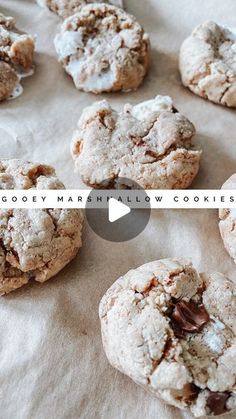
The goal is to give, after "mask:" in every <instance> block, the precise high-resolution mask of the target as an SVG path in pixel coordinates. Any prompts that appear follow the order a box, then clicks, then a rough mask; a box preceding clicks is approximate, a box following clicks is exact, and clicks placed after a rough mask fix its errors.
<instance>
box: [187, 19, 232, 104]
mask: <svg viewBox="0 0 236 419" xmlns="http://www.w3.org/2000/svg"><path fill="white" fill-rule="evenodd" d="M180 72H181V76H182V81H183V84H184V85H185V86H187V87H189V89H190V90H192V91H193V92H194V93H196V94H197V95H199V96H202V97H204V98H206V99H209V100H211V101H212V102H215V103H219V104H221V105H225V106H229V107H236V29H230V28H227V27H224V26H220V25H218V24H217V23H215V22H205V23H203V24H202V25H199V26H198V27H197V28H196V29H195V30H194V31H193V33H192V35H191V36H190V37H189V38H187V39H186V40H185V41H184V43H183V45H182V47H181V50H180Z"/></svg>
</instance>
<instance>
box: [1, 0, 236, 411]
mask: <svg viewBox="0 0 236 419" xmlns="http://www.w3.org/2000/svg"><path fill="white" fill-rule="evenodd" d="M0 6H1V9H2V11H3V12H4V13H5V14H8V15H12V16H15V17H16V18H17V21H18V23H19V26H20V27H21V28H22V29H25V30H27V31H29V32H31V33H35V34H36V35H37V54H36V65H37V68H36V74H35V76H34V77H32V78H30V79H27V80H25V82H24V87H25V92H24V95H23V96H21V97H20V98H19V99H17V100H15V101H12V102H5V103H2V104H0V139H1V157H4V158H6V157H9V158H13V157H21V158H24V159H29V160H31V161H40V162H45V163H50V164H52V165H54V166H55V167H56V169H57V173H58V174H59V175H60V178H61V179H62V180H63V181H64V183H65V184H66V186H67V187H69V188H78V187H80V186H82V185H81V183H80V181H79V179H78V177H77V176H76V175H74V173H73V162H72V160H71V157H70V153H69V142H70V138H71V135H72V132H73V130H74V128H75V126H76V122H77V120H78V117H79V115H80V113H81V110H82V108H83V107H84V106H86V105H88V104H90V103H92V101H93V100H96V97H94V96H93V95H92V94H85V93H81V92H78V91H76V90H75V88H74V87H73V84H72V81H71V80H70V78H69V77H68V76H66V74H65V73H64V72H63V70H62V69H61V67H60V65H59V64H57V61H56V57H55V51H54V47H53V38H54V35H55V34H56V32H57V31H58V28H59V19H57V17H56V16H54V15H53V14H50V13H48V12H47V11H44V10H42V9H40V8H39V7H38V6H37V5H36V4H35V3H34V1H33V0H32V1H30V0H0ZM126 6H127V9H128V11H130V12H132V13H133V14H135V15H136V16H137V18H138V19H139V20H140V21H141V23H143V25H144V26H145V28H146V30H147V31H148V32H149V33H150V36H151V41H152V46H153V52H152V55H153V63H152V68H151V71H150V74H149V76H148V77H147V79H146V81H145V83H144V85H143V86H142V87H141V88H140V89H139V90H138V91H137V92H134V93H131V94H114V95H108V96H107V97H108V98H109V99H110V100H111V101H112V103H113V104H114V105H115V106H117V107H119V106H121V104H122V103H123V102H124V101H129V102H133V103H135V102H138V101H140V100H146V99H149V98H151V97H152V96H154V95H156V94H158V93H160V94H170V95H171V96H172V97H173V98H174V101H175V105H176V107H177V108H179V110H181V111H182V112H183V113H184V114H185V115H186V116H187V117H189V119H191V120H192V121H193V122H194V124H195V125H196V127H197V130H198V135H197V140H198V141H199V142H200V143H201V145H202V148H203V158H202V165H201V171H200V174H199V176H198V178H197V179H196V181H195V182H194V185H193V187H194V188H219V187H220V186H221V185H222V183H223V182H224V181H225V180H226V179H227V178H228V177H229V176H230V175H231V174H232V173H233V172H235V159H236V146H235V144H236V118H235V111H233V110H229V109H224V108H223V107H220V106H215V105H213V104H211V103H208V102H206V101H204V100H202V99H200V98H198V97H196V96H194V95H193V94H191V93H190V92H188V91H187V90H186V89H184V88H183V87H182V86H181V83H180V79H179V74H178V68H177V56H178V49H179V47H180V44H181V42H182V40H183V39H184V38H185V36H187V35H188V34H189V32H190V31H191V30H192V29H193V27H194V26H195V25H196V24H198V23H201V22H202V21H204V20H206V19H215V20H217V21H219V22H221V23H223V24H229V25H231V26H232V25H234V24H235V16H236V2H235V0H224V2H222V0H143V1H141V0H140V1H139V0H126ZM83 236H84V246H83V248H82V250H81V251H80V253H79V255H78V257H77V258H76V259H75V260H74V261H73V262H72V263H71V264H70V266H68V267H67V268H65V269H64V270H63V272H61V273H60V274H59V275H58V276H57V278H55V279H53V280H51V281H49V282H48V283H46V284H45V285H40V284H31V285H29V286H27V287H25V288H22V289H21V290H19V291H17V292H15V293H12V294H11V295H9V296H7V297H5V298H1V300H0V419H45V418H50V419H56V418H57V419H62V418H63V419H77V418H83V419H95V418H96V419H97V418H102V419H118V418H119V419H157V418H158V419H172V418H173V419H174V418H177V419H179V418H190V417H191V416H189V415H188V414H187V413H181V412H179V411H178V410H175V409H172V408H168V407H166V406H165V405H163V404H162V403H161V402H159V401H158V400H156V399H154V398H153V397H152V396H149V395H148V394H147V393H145V392H144V391H143V390H142V389H140V388H138V387H137V386H136V385H135V384H133V383H132V382H131V381H130V380H129V379H128V378H127V377H125V376H123V375H121V374H120V373H118V372H116V371H115V370H113V369H112V368H111V367H110V366H109V364H108V362H107V360H106V358H105V355H104V352H103V350H102V345H101V339H100V327H99V320H98V314H97V312H98V304H99V301H100V298H101V297H102V295H103V294H104V292H105V291H106V289H107V288H108V287H109V286H110V285H111V284H112V283H113V281H114V280H115V279H116V278H117V277H118V276H119V275H121V274H122V273H125V272H126V271H127V270H128V269H130V268H132V267H136V266H138V265H140V264H142V263H145V262H148V261H151V260H154V259H159V258H163V257H172V256H187V257H191V258H192V260H193V262H194V265H195V266H196V267H197V268H198V269H200V270H201V271H203V270H208V271H213V270H218V271H222V272H224V273H226V274H227V275H228V276H229V277H230V278H232V279H233V280H236V279H235V265H234V264H233V262H232V261H231V259H230V257H229V256H228V255H227V253H226V252H225V250H224V248H223V245H222V242H221V239H220V236H219V232H218V227H217V211H214V210H209V211H207V210H199V211H197V210H194V211H192V210H189V211H180V210H172V211H158V210H156V211H153V214H152V218H151V220H150V223H149V225H148V227H147V228H146V230H145V231H144V232H143V233H142V234H141V235H140V236H139V237H137V238H136V239H135V240H132V241H131V242H128V243H125V244H112V245H111V243H109V242H105V241H103V240H102V239H100V238H98V237H97V236H95V235H94V234H93V233H92V232H91V230H90V228H89V227H88V226H87V225H85V228H84V234H83ZM228 417H229V418H231V419H233V415H231V416H230V415H229V416H228Z"/></svg>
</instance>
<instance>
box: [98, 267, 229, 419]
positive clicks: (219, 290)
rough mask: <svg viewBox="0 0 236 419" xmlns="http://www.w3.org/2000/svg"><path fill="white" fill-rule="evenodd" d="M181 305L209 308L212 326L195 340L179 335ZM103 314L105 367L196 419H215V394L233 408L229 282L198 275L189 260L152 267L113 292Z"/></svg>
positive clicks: (128, 276)
mask: <svg viewBox="0 0 236 419" xmlns="http://www.w3.org/2000/svg"><path fill="white" fill-rule="evenodd" d="M219 294H220V299H219ZM162 295H164V296H165V298H160V297H161V296H162ZM160 301H162V302H161V303H160ZM178 301H185V302H189V301H193V302H195V303H196V304H204V307H205V309H206V310H207V312H208V314H209V321H208V322H207V323H206V324H205V326H204V327H203V328H201V330H200V331H198V332H197V333H187V332H186V333H184V334H183V335H178V333H177V332H176V329H175V327H174V326H173V322H172V320H171V312H172V309H173V306H174V305H175V304H176V303H177V302H178ZM99 315H100V320H101V330H102V339H103V345H104V349H105V352H106V355H107V357H108V360H109V361H110V363H111V364H112V366H113V367H115V368H117V369H119V370H120V371H121V372H123V373H125V374H126V375H128V376H129V377H131V378H132V379H133V380H134V381H135V382H136V383H137V384H140V385H141V386H143V387H144V388H146V389H147V390H149V391H151V392H152V393H153V394H154V395H155V396H157V397H159V398H161V399H162V400H164V401H165V402H167V403H169V404H171V405H173V406H176V407H179V408H181V409H187V408H188V409H190V410H191V412H192V413H193V414H194V415H195V416H196V417H200V416H204V415H211V414H213V412H212V411H210V409H209V405H208V398H209V396H210V395H211V394H212V393H213V392H226V394H227V402H228V404H227V409H230V408H231V407H230V406H232V408H234V400H235V397H236V391H235V380H236V368H235V362H234V360H233V357H235V355H236V329H235V321H236V293H235V286H234V284H233V283H232V282H230V281H229V280H228V279H227V278H226V277H224V276H223V275H221V274H218V273H215V274H203V275H199V274H198V273H197V271H196V270H195V269H194V268H193V266H192V264H191V262H190V261H189V260H186V259H164V260H160V261H155V262H150V263H147V264H145V265H143V266H141V267H139V268H137V269H133V270H131V271H129V272H128V273H127V274H126V275H124V276H123V277H121V278H119V279H118V280H117V281H116V282H115V283H114V284H113V285H112V286H111V288H110V289H109V290H108V291H107V292H106V294H105V295H104V297H103V298H102V300H101V303H100V308H99ZM234 359H235V358H234Z"/></svg>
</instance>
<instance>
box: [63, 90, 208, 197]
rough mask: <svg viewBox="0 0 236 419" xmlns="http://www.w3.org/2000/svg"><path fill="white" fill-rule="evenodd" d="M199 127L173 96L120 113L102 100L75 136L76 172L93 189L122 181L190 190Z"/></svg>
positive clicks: (86, 114)
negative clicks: (177, 106) (178, 105)
mask: <svg viewBox="0 0 236 419" xmlns="http://www.w3.org/2000/svg"><path fill="white" fill-rule="evenodd" d="M194 133H195V128H194V126H193V124H191V122H190V121H189V120H188V119H187V118H185V117H184V116H182V115H181V114H180V113H178V111H176V109H175V108H174V107H173V102H172V99H171V98H170V97H168V96H157V97H156V98H155V99H153V100H150V101H146V102H143V103H140V104H139V105H136V106H131V105H125V106H124V108H123V110H121V111H120V112H117V111H116V110H114V109H112V107H111V105H110V104H109V103H108V102H107V101H106V100H103V101H101V102H95V103H94V104H93V105H92V106H89V107H88V108H86V109H85V110H84V111H83V113H82V115H81V117H80V119H79V122H78V130H77V131H76V132H75V133H74V136H73V140H72V145H71V151H72V156H73V158H74V161H75V170H76V172H78V173H79V174H80V176H81V177H82V180H83V181H84V182H85V183H86V184H88V185H90V186H93V187H96V188H102V187H108V186H109V185H107V184H106V182H105V181H107V180H109V184H110V187H111V186H112V187H114V188H116V187H117V185H118V184H119V178H128V179H131V180H133V181H135V182H137V183H138V184H140V186H141V187H143V188H146V189H174V188H176V189H178V188H187V187H188V186H189V185H190V184H191V182H192V181H193V179H194V177H195V176H196V174H197V172H198V169H199V161H200V156H201V151H200V150H197V149H195V148H194V146H193V140H192V138H193V135H194Z"/></svg>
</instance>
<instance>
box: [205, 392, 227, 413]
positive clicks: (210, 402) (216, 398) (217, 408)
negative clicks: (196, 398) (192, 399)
mask: <svg viewBox="0 0 236 419" xmlns="http://www.w3.org/2000/svg"><path fill="white" fill-rule="evenodd" d="M229 396H230V395H229V393H226V392H224V393H221V392H213V391H211V392H210V394H209V396H208V399H207V407H209V409H210V411H211V413H214V415H222V413H225V412H227V408H226V401H227V400H228V398H229Z"/></svg>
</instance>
